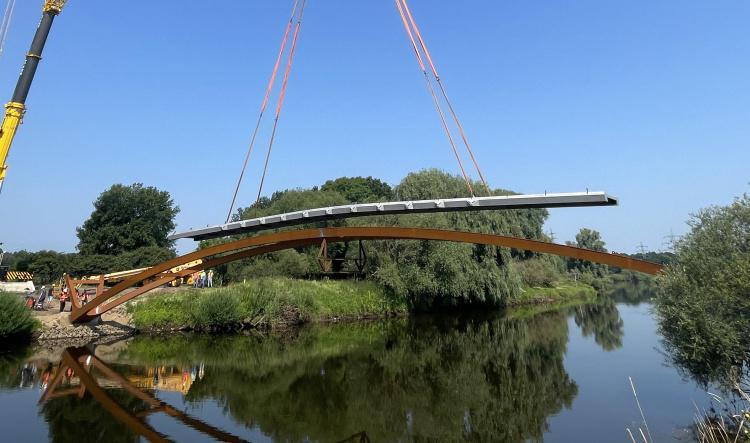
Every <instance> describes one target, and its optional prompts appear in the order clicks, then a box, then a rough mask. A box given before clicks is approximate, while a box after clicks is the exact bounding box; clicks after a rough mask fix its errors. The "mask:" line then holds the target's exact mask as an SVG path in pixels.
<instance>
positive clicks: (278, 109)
mask: <svg viewBox="0 0 750 443" xmlns="http://www.w3.org/2000/svg"><path fill="white" fill-rule="evenodd" d="M305 3H306V0H302V4H301V6H300V9H299V16H298V17H297V25H296V26H295V28H294V36H293V37H292V46H291V48H290V49H289V57H288V58H287V62H286V70H285V71H284V81H283V82H282V83H281V93H280V94H279V102H278V104H277V105H276V117H275V118H274V119H273V129H272V130H271V139H270V140H269V141H268V151H266V161H265V162H264V164H263V175H262V176H261V177H260V185H258V197H256V199H255V203H258V202H259V201H260V194H261V192H262V191H263V183H264V182H265V180H266V172H268V159H269V158H270V157H271V149H273V141H274V139H275V138H276V127H277V126H278V124H279V116H280V115H281V106H282V105H283V104H284V96H285V95H286V85H287V81H288V80H289V72H290V71H291V70H292V61H293V60H294V50H295V49H296V48H297V37H298V36H299V29H300V27H301V26H302V13H303V12H305Z"/></svg>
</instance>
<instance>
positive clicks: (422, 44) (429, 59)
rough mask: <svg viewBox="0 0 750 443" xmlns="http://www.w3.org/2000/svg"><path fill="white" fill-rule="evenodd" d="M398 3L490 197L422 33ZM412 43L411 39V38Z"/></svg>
mask: <svg viewBox="0 0 750 443" xmlns="http://www.w3.org/2000/svg"><path fill="white" fill-rule="evenodd" d="M399 1H400V2H401V3H402V4H403V10H404V12H405V13H406V16H407V17H408V19H409V23H410V24H411V27H412V28H413V29H414V34H415V35H416V36H417V40H418V41H419V45H420V47H421V48H422V51H423V52H424V55H425V58H427V62H428V63H429V65H430V69H431V70H432V74H433V75H434V76H435V81H436V82H437V84H438V86H439V88H440V92H441V93H442V96H443V98H444V99H445V102H446V104H447V105H448V110H449V111H450V113H451V115H452V116H453V121H454V122H455V123H456V127H457V128H458V132H459V133H460V134H461V139H462V140H463V142H464V146H466V150H467V151H468V153H469V156H470V157H471V161H472V162H473V163H474V168H475V169H476V170H477V173H478V174H479V178H480V180H481V181H482V184H483V185H484V188H485V190H486V191H487V194H488V195H492V191H490V187H489V186H488V185H487V180H485V178H484V174H482V170H481V169H480V168H479V162H477V159H476V157H475V156H474V151H473V150H472V149H471V145H470V144H469V140H468V138H467V137H466V133H465V132H464V128H463V125H461V121H460V120H459V118H458V114H457V113H456V111H455V109H454V108H453V104H452V103H451V101H450V99H448V94H447V93H446V91H445V86H444V85H443V82H442V81H441V79H440V75H439V74H438V72H437V68H436V67H435V63H434V62H433V61H432V57H431V56H430V51H428V50H427V45H426V44H425V42H424V39H423V38H422V33H421V32H419V27H418V26H417V22H416V21H415V20H414V16H413V15H412V13H411V10H410V9H409V5H407V3H406V0H396V2H397V3H398V2H399ZM400 9H401V8H399V12H400ZM401 16H402V20H403V13H401ZM410 37H411V36H410ZM412 41H413V38H412Z"/></svg>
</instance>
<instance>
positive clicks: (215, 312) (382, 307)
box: [128, 278, 406, 330]
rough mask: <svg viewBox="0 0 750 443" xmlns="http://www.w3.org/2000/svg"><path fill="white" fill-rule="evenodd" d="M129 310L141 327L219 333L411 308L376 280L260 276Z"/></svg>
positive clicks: (156, 299) (158, 299)
mask: <svg viewBox="0 0 750 443" xmlns="http://www.w3.org/2000/svg"><path fill="white" fill-rule="evenodd" d="M128 309H129V310H130V311H131V313H132V314H133V322H134V323H135V325H136V327H138V328H141V329H170V328H182V327H190V328H194V329H199V330H215V329H223V328H233V327H236V326H238V325H239V324H240V323H245V324H252V325H256V326H270V327H273V326H280V325H285V324H290V323H294V324H296V323H304V322H307V321H310V320H314V319H317V320H325V319H331V318H334V317H367V316H385V315H390V314H394V313H404V312H405V311H406V305H405V303H404V301H403V300H398V299H396V298H393V297H392V296H390V295H389V294H387V293H385V292H384V291H383V289H382V288H380V287H378V286H376V285H375V284H373V283H371V282H353V281H305V280H292V279H287V278H258V279H254V280H252V281H249V282H248V283H246V284H238V285H233V286H228V287H224V288H215V289H203V290H197V289H192V288H191V289H187V290H183V291H180V292H178V293H175V294H169V295H158V294H155V295H153V296H151V297H149V298H147V299H146V300H144V301H140V302H138V303H134V304H130V305H128Z"/></svg>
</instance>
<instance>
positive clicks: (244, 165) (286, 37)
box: [226, 0, 299, 223]
mask: <svg viewBox="0 0 750 443" xmlns="http://www.w3.org/2000/svg"><path fill="white" fill-rule="evenodd" d="M298 5H299V0H295V2H294V6H293V7H292V15H291V16H290V17H289V22H288V23H287V24H286V30H285V31H284V38H283V39H282V40H281V48H279V55H277V56H276V63H275V64H274V65H273V72H272V73H271V79H270V80H269V81H268V87H266V95H265V97H263V104H261V105H260V115H259V116H258V121H257V122H256V123H255V130H254V131H253V135H252V137H251V138H250V145H249V146H248V148H247V154H245V161H244V162H243V163H242V170H241V171H240V177H239V179H238V180H237V186H236V187H235V189H234V195H233V196H232V203H231V204H230V205H229V212H227V221H226V223H229V219H230V218H231V217H232V211H233V210H234V204H235V202H236V201H237V193H238V192H239V191H240V186H241V185H242V178H243V177H244V176H245V169H246V168H247V161H248V160H249V159H250V153H251V152H252V150H253V145H254V144H255V137H256V136H257V135H258V129H259V128H260V122H261V120H262V119H263V113H264V112H265V110H266V105H267V104H268V97H269V96H270V95H271V90H273V85H274V82H275V81H276V73H277V72H278V71H279V64H280V63H281V56H282V55H283V54H284V48H285V47H286V42H287V41H288V40H289V32H290V31H291V30H292V23H294V16H295V14H296V12H297V6H298Z"/></svg>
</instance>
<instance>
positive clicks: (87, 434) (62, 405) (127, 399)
mask: <svg viewBox="0 0 750 443" xmlns="http://www.w3.org/2000/svg"><path fill="white" fill-rule="evenodd" d="M107 395H108V396H109V397H110V398H112V400H113V401H115V402H116V404H117V405H119V406H120V407H121V408H122V409H124V410H125V411H127V412H129V413H131V414H133V415H135V414H138V413H141V412H144V411H147V410H148V409H149V405H148V404H147V403H145V402H144V401H143V400H141V399H139V398H137V397H133V396H132V395H130V394H129V393H128V392H126V391H125V390H122V389H109V390H107ZM40 412H41V414H42V415H43V416H44V420H45V421H46V422H47V423H48V426H49V436H50V441H51V442H71V441H76V442H83V441H106V442H111V443H119V442H123V443H132V442H135V441H138V440H139V439H138V437H139V436H138V435H137V434H136V433H135V432H134V431H133V430H132V429H131V428H129V427H128V426H127V425H126V424H125V423H123V421H121V420H120V419H118V418H116V417H115V416H114V415H113V414H112V413H111V412H109V411H107V409H105V408H103V407H102V405H101V403H100V402H99V401H97V400H96V399H94V398H93V397H92V396H91V395H86V396H84V397H83V398H78V396H76V395H68V396H63V397H57V398H52V399H50V400H49V401H47V402H45V403H44V404H43V405H42V406H41V411H40Z"/></svg>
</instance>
